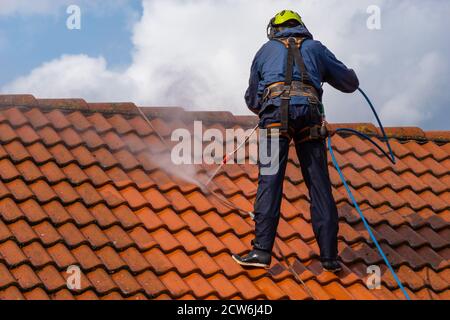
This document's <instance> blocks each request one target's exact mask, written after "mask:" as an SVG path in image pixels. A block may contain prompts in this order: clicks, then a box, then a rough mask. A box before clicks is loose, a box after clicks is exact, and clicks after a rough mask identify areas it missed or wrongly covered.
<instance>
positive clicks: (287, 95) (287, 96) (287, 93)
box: [280, 86, 292, 100]
mask: <svg viewBox="0 0 450 320" xmlns="http://www.w3.org/2000/svg"><path fill="white" fill-rule="evenodd" d="M282 88H283V91H282V92H281V97H280V98H281V99H282V100H291V90H292V86H283V87H282Z"/></svg>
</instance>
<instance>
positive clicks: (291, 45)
mask: <svg viewBox="0 0 450 320" xmlns="http://www.w3.org/2000/svg"><path fill="white" fill-rule="evenodd" d="M283 44H284V43H283ZM287 49H288V55H287V60H286V78H285V80H284V88H283V93H282V94H281V106H280V121H281V128H280V131H281V132H282V133H286V132H287V131H288V129H289V102H290V101H291V95H290V91H291V85H292V79H293V76H294V56H295V53H294V51H295V50H296V46H295V39H294V38H290V39H289V42H288V45H287Z"/></svg>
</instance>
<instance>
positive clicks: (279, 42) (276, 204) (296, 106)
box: [233, 10, 359, 272]
mask: <svg viewBox="0 0 450 320" xmlns="http://www.w3.org/2000/svg"><path fill="white" fill-rule="evenodd" d="M268 37H269V41H268V42H267V43H266V44H264V45H263V46H262V48H261V49H260V50H259V51H258V53H257V54H256V57H255V59H254V61H253V64H252V67H251V75H250V81H249V88H248V90H247V92H246V94H245V100H246V103H247V106H248V108H249V109H250V110H251V111H253V112H254V113H256V114H258V115H259V118H260V123H259V126H260V129H264V128H266V129H267V130H268V132H269V135H270V137H271V139H273V138H274V137H276V139H278V142H279V154H278V157H279V168H278V170H277V172H276V173H275V174H271V175H267V174H262V171H261V169H262V167H263V166H264V165H263V164H261V163H259V170H260V173H259V185H258V192H257V196H256V202H255V239H254V240H253V242H252V244H253V250H252V251H250V252H249V253H248V254H247V255H245V256H238V255H233V258H234V260H235V261H236V262H238V263H239V264H241V265H244V266H253V267H266V268H268V267H269V266H270V263H271V257H272V249H273V246H274V242H275V237H276V232H277V226H278V222H279V218H280V206H281V200H282V195H283V181H284V175H285V172H286V164H287V160H288V151H289V144H290V141H291V140H293V141H294V143H295V148H296V153H297V156H298V159H299V162H300V166H301V172H302V175H303V178H304V180H305V183H306V185H307V187H308V190H309V197H310V201H311V220H312V226H313V230H314V234H315V236H316V239H317V242H318V245H319V248H320V258H321V262H322V266H323V267H324V268H325V269H326V270H329V271H332V272H337V271H339V270H341V266H340V263H339V261H338V248H337V235H338V212H337V208H336V204H335V201H334V199H333V195H332V191H331V190H332V189H331V182H330V177H329V172H328V165H327V153H326V147H325V139H326V137H327V135H328V134H327V131H326V122H325V119H324V113H323V106H322V103H321V101H322V93H323V91H322V83H324V82H327V83H329V84H330V85H331V86H333V87H334V88H336V89H338V90H340V91H342V92H346V93H351V92H354V91H355V90H357V89H358V87H359V81H358V78H357V76H356V74H355V72H354V71H353V70H351V69H348V68H347V67H346V66H345V65H344V64H343V63H342V62H340V61H339V60H337V59H336V57H335V56H334V54H333V53H331V52H330V51H329V50H328V49H327V48H326V47H325V46H324V45H323V44H322V43H320V42H319V41H316V40H313V36H312V35H311V33H310V32H309V31H308V29H307V28H306V26H305V24H304V23H303V21H302V18H301V17H300V15H299V14H298V13H296V12H293V11H289V10H284V11H282V12H280V13H278V14H277V15H276V16H275V17H274V18H273V19H272V20H271V21H270V24H269V26H268ZM277 130H278V131H277ZM277 132H278V135H276V133H277ZM268 140H269V141H270V139H268ZM268 145H270V143H268Z"/></svg>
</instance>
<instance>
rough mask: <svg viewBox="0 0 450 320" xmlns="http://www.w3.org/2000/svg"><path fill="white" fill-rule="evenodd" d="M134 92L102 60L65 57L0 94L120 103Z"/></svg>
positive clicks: (16, 82)
mask: <svg viewBox="0 0 450 320" xmlns="http://www.w3.org/2000/svg"><path fill="white" fill-rule="evenodd" d="M133 88H134V87H133V85H132V83H131V82H130V80H129V79H128V78H127V77H122V75H121V74H120V73H118V72H114V71H111V70H108V68H107V64H106V61H105V59H104V58H103V57H99V58H91V57H88V56H86V55H64V56H62V57H61V58H59V59H57V60H54V61H51V62H48V63H45V64H43V65H42V66H41V67H39V68H37V69H35V70H33V71H32V72H31V73H30V74H29V75H27V76H25V77H20V78H18V79H16V80H15V81H14V82H12V83H11V84H9V85H7V86H6V87H5V88H4V89H3V90H2V91H5V92H31V93H35V94H36V95H37V96H42V97H61V98H73V97H83V98H86V99H88V100H104V101H111V100H120V99H123V98H124V94H126V93H128V94H129V95H130V96H132V95H133ZM125 98H126V97H125Z"/></svg>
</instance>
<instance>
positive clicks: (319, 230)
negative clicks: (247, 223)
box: [253, 106, 339, 260]
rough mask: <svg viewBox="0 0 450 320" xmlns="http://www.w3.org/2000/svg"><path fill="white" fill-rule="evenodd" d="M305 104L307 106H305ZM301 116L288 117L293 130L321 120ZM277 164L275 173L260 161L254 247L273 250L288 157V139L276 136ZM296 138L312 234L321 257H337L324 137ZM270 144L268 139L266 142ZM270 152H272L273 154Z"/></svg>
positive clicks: (335, 216)
mask: <svg viewBox="0 0 450 320" xmlns="http://www.w3.org/2000/svg"><path fill="white" fill-rule="evenodd" d="M304 108H308V106H305V107H304ZM303 114H304V116H302V117H299V118H297V119H290V122H289V126H290V129H291V131H292V132H298V131H299V130H301V129H302V128H304V127H305V126H308V125H311V124H317V123H318V122H319V123H320V120H319V119H318V118H317V117H315V116H312V115H311V112H304V113H303ZM277 139H279V154H278V157H279V168H278V171H277V172H276V173H275V174H271V175H267V174H261V169H262V168H263V167H264V165H263V164H261V163H260V164H259V170H260V174H259V179H258V181H259V184H258V192H257V196H256V202H255V224H256V230H255V236H256V237H255V239H254V241H253V247H254V248H255V249H259V250H264V251H268V252H272V248H273V245H274V242H275V237H276V232H277V227H278V222H279V219H280V206H281V201H282V197H283V181H284V176H285V172H286V165H287V161H288V153H289V143H290V139H289V138H287V137H284V136H280V137H279V138H277ZM294 142H295V148H296V153H297V157H298V159H299V162H300V167H301V172H302V175H303V178H304V180H305V183H306V186H307V188H308V190H309V197H310V199H311V206H310V210H311V219H312V226H313V230H314V234H315V236H316V239H317V242H318V244H319V247H320V254H321V259H323V260H325V259H336V258H337V253H338V249H337V234H338V229H339V224H338V212H337V208H336V204H335V201H334V198H333V195H332V192H331V182H330V177H329V172H328V164H327V151H326V150H327V149H326V146H325V142H324V141H320V140H315V141H308V142H303V143H297V142H296V141H295V139H294ZM268 146H270V143H269V144H268ZM272 156H273V155H272Z"/></svg>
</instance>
